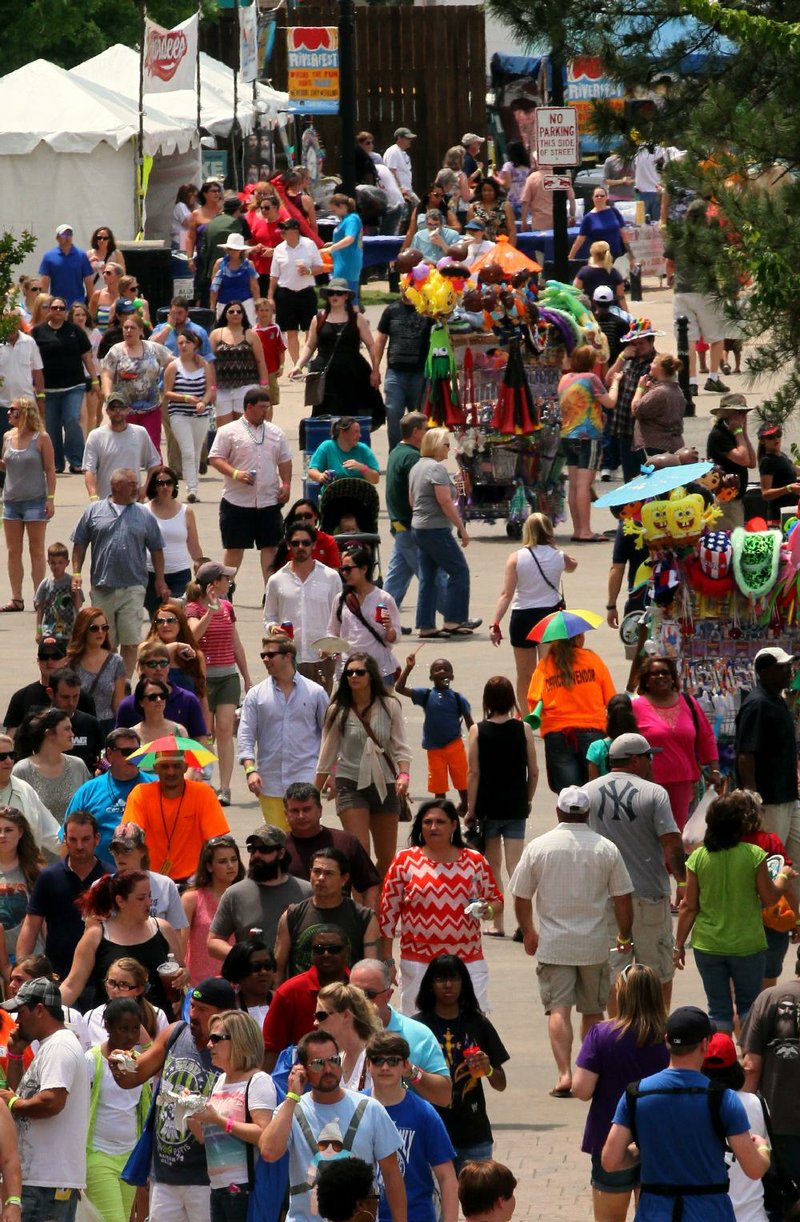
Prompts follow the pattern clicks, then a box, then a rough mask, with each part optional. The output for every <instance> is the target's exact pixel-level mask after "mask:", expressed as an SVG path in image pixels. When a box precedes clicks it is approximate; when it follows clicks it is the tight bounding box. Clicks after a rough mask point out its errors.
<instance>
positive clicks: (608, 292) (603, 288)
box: [592, 284, 614, 301]
mask: <svg viewBox="0 0 800 1222" xmlns="http://www.w3.org/2000/svg"><path fill="white" fill-rule="evenodd" d="M613 300H614V290H613V289H610V288H609V287H608V285H607V284H601V285H599V286H598V287H597V288H596V289H595V290H594V292H593V293H592V301H613Z"/></svg>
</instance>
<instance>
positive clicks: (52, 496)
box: [47, 492, 56, 501]
mask: <svg viewBox="0 0 800 1222" xmlns="http://www.w3.org/2000/svg"><path fill="white" fill-rule="evenodd" d="M47 499H48V501H54V500H55V499H56V494H55V492H48V494H47Z"/></svg>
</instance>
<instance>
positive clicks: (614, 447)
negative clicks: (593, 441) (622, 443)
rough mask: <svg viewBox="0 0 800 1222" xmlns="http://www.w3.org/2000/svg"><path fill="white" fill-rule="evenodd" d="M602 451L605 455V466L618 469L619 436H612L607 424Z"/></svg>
mask: <svg viewBox="0 0 800 1222" xmlns="http://www.w3.org/2000/svg"><path fill="white" fill-rule="evenodd" d="M602 451H603V457H602V459H601V463H602V466H603V468H604V469H605V468H607V469H608V470H609V471H616V469H617V467H618V466H619V438H618V437H612V435H611V433H609V431H608V425H607V424H606V425H604V427H603V441H602Z"/></svg>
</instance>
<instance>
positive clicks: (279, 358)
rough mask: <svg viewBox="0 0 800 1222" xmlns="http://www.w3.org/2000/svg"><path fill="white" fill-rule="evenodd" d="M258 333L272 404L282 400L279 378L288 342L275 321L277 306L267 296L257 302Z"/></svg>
mask: <svg viewBox="0 0 800 1222" xmlns="http://www.w3.org/2000/svg"><path fill="white" fill-rule="evenodd" d="M255 310H256V328H255V330H256V335H257V336H258V338H259V339H260V340H261V347H262V348H263V349H264V360H265V361H266V363H267V375H268V377H269V398H270V402H271V403H272V406H273V407H275V405H276V404H277V403H279V402H280V398H281V392H280V388H279V386H278V378H279V377H280V376H281V374H282V373H283V354H284V352H285V351H286V344H285V343H284V342H283V336H282V335H281V329H280V327H279V326H278V324H277V323H276V322H275V306H274V305H273V303H272V302H271V301H269V300H268V299H267V298H266V297H259V299H258V301H256V302H255Z"/></svg>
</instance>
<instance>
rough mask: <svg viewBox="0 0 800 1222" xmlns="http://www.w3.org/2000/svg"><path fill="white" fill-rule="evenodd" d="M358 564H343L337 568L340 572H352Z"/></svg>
mask: <svg viewBox="0 0 800 1222" xmlns="http://www.w3.org/2000/svg"><path fill="white" fill-rule="evenodd" d="M358 567H359V566H358V565H357V564H343V565H342V566H341V568H340V569H339V572H340V573H352V572H353V571H354V570H355V569H357V568H358Z"/></svg>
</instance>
